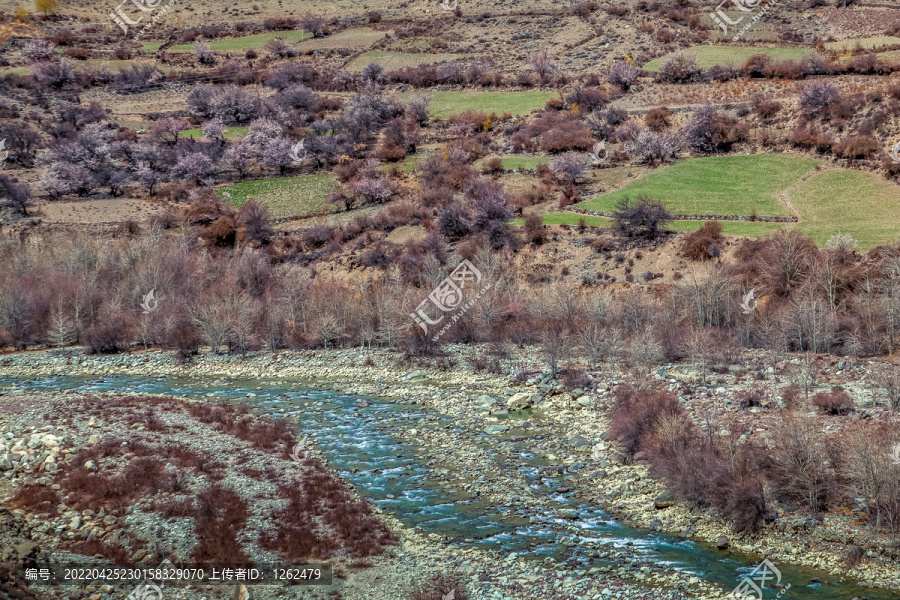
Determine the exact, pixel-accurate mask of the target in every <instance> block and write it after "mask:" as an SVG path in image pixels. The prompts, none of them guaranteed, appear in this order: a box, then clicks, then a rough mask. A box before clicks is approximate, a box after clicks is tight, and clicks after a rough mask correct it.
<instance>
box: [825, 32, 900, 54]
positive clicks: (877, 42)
mask: <svg viewBox="0 0 900 600" xmlns="http://www.w3.org/2000/svg"><path fill="white" fill-rule="evenodd" d="M897 44H900V37H894V36H892V35H875V36H872V37H866V38H857V39H852V40H842V41H840V42H828V43H827V44H825V47H826V48H827V49H828V50H853V49H854V48H856V47H857V46H858V47H860V48H878V47H880V46H894V45H897Z"/></svg>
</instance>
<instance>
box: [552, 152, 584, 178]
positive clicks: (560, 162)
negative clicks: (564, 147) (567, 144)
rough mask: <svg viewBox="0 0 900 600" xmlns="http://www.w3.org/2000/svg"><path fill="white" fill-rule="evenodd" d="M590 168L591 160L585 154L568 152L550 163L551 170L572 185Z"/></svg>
mask: <svg viewBox="0 0 900 600" xmlns="http://www.w3.org/2000/svg"><path fill="white" fill-rule="evenodd" d="M589 167H590V159H588V157H587V156H585V155H584V154H579V153H577V152H571V151H570V152H566V153H564V154H560V155H559V156H557V157H556V158H554V159H553V162H551V163H550V169H551V170H552V171H553V172H554V173H556V174H557V175H560V176H562V177H564V178H565V179H566V180H567V181H569V182H571V183H576V182H577V181H578V180H579V179H580V178H581V177H582V176H583V175H584V174H585V173H587V171H588V168H589Z"/></svg>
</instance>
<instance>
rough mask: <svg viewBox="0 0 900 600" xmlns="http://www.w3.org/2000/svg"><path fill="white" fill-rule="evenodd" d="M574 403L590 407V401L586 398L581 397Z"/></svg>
mask: <svg viewBox="0 0 900 600" xmlns="http://www.w3.org/2000/svg"><path fill="white" fill-rule="evenodd" d="M575 402H576V403H578V404H580V405H581V406H590V405H591V399H590V398H589V397H588V396H582V397H581V398H579V399H578V400H576V401H575Z"/></svg>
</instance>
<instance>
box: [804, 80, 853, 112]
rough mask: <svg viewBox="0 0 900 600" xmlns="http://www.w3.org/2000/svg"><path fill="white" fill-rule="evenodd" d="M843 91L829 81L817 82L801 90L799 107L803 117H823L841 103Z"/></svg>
mask: <svg viewBox="0 0 900 600" xmlns="http://www.w3.org/2000/svg"><path fill="white" fill-rule="evenodd" d="M841 99H842V97H841V91H840V90H839V89H838V88H837V86H836V85H834V84H833V83H831V82H829V81H816V82H814V83H811V84H809V85H808V86H806V87H804V88H803V89H802V90H800V98H799V100H798V103H797V107H798V108H799V109H800V111H801V114H803V115H812V116H818V117H822V116H825V115H827V114H828V112H829V111H830V110H831V108H832V107H833V106H834V105H835V104H837V103H839V102H840V101H841Z"/></svg>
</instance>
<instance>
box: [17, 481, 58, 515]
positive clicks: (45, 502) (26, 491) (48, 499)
mask: <svg viewBox="0 0 900 600" xmlns="http://www.w3.org/2000/svg"><path fill="white" fill-rule="evenodd" d="M59 503H60V497H59V494H58V493H57V492H56V490H54V489H51V488H50V487H49V486H46V485H38V484H35V483H27V484H25V485H23V486H22V487H20V488H19V489H18V490H17V491H16V493H15V495H14V496H13V497H12V498H10V499H9V501H8V502H7V505H8V506H9V507H11V508H21V509H23V510H25V511H26V512H29V513H34V514H46V515H50V516H51V517H55V516H56V514H57V510H56V506H57V505H58V504H59Z"/></svg>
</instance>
